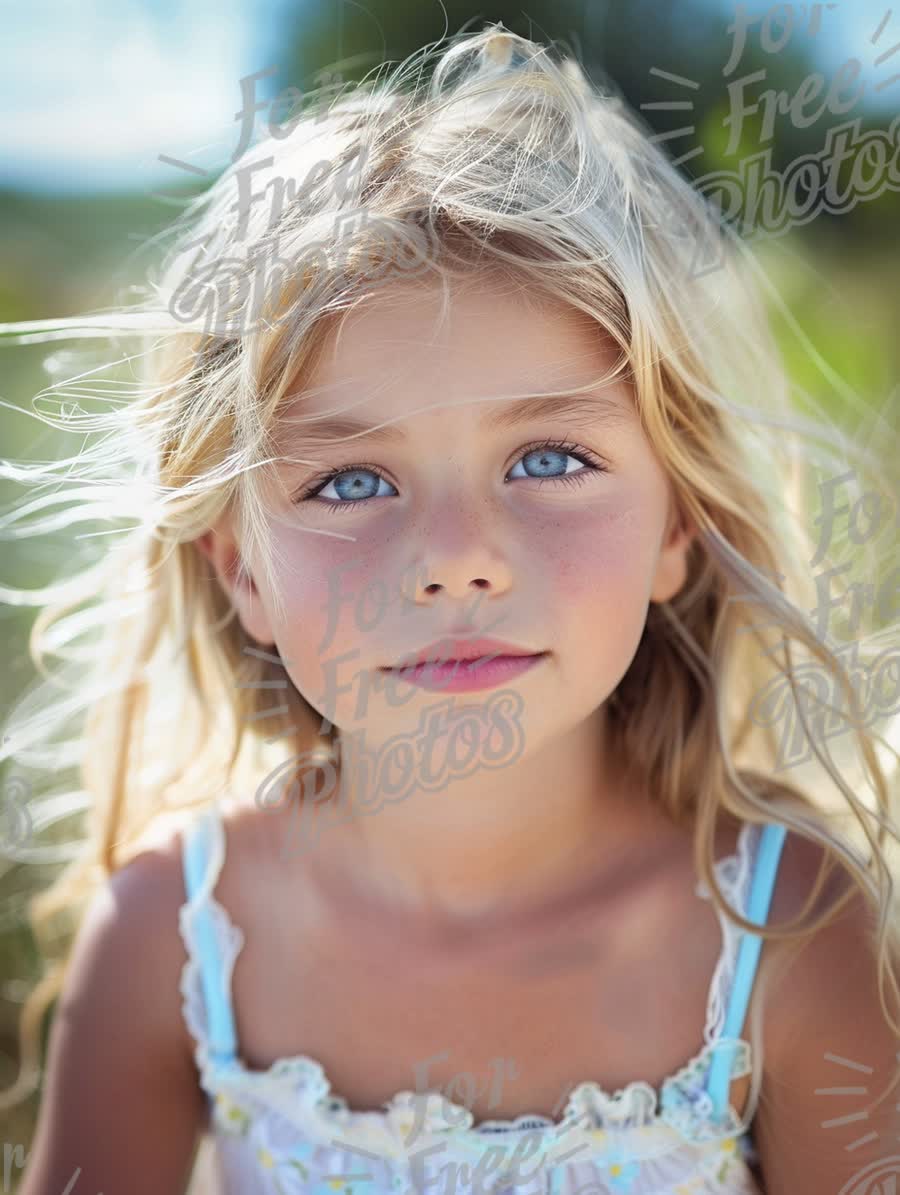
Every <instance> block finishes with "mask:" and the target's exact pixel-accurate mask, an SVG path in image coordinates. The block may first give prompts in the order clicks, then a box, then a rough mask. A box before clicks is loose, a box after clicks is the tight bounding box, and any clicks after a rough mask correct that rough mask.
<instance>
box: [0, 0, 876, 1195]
mask: <svg viewBox="0 0 900 1195" xmlns="http://www.w3.org/2000/svg"><path fill="white" fill-rule="evenodd" d="M739 8H740V9H743V10H744V11H745V12H747V13H748V15H749V16H750V17H751V18H755V20H753V21H752V23H750V25H749V27H748V28H747V30H746V38H745V44H744V45H743V49H742V54H741V57H740V61H739V62H738V64H737V65H736V67H734V68H733V69H728V70H727V73H726V68H727V65H728V63H729V59H731V58H732V57H733V52H734V49H735V39H736V37H738V36H739V34H740V29H738V28H735V27H733V28H732V29H729V26H730V25H733V23H734V22H735V19H736V11H737V10H738V9H739ZM488 20H490V21H497V20H501V21H502V22H503V23H504V25H506V27H507V28H509V29H511V30H513V31H514V32H517V33H521V34H524V35H527V36H532V37H534V38H535V39H536V40H544V41H545V40H548V39H555V40H559V41H561V42H563V43H565V44H566V45H567V46H568V47H569V48H570V49H571V50H572V51H573V52H574V53H575V55H576V56H577V57H578V58H579V59H580V61H581V62H582V64H583V65H584V67H585V68H586V70H587V71H588V73H589V74H592V75H595V76H599V75H600V74H601V73H603V74H604V75H606V76H608V77H609V78H610V79H611V80H612V81H613V82H614V83H615V85H616V86H617V87H618V88H619V89H620V90H621V92H622V93H623V95H624V96H625V98H626V99H627V100H628V102H629V103H630V104H631V105H632V106H633V107H634V108H635V109H636V110H637V111H638V112H640V113H641V114H642V116H643V118H644V120H645V121H646V123H647V125H648V127H649V129H650V130H651V131H652V132H654V133H655V134H659V135H662V136H663V140H662V145H663V147H664V148H665V149H666V151H667V152H668V153H669V154H670V155H671V156H672V158H673V159H683V160H681V161H680V165H679V168H680V169H682V170H683V171H684V172H685V174H686V175H687V176H688V177H691V178H693V179H695V180H702V179H703V178H704V176H707V175H709V174H710V173H711V172H713V171H718V170H728V171H735V170H737V169H739V168H740V167H741V164H742V163H744V164H746V163H747V161H748V160H749V159H751V158H752V157H753V156H754V155H758V154H759V153H761V152H762V151H766V150H768V151H770V152H771V168H772V170H773V171H774V172H776V173H777V175H778V176H779V177H782V178H786V177H787V176H788V175H789V173H790V170H791V167H792V164H793V163H796V162H797V161H798V160H799V159H800V158H801V157H804V156H805V155H816V154H821V153H822V151H823V149H824V147H825V145H826V137H827V136H828V133H829V130H831V129H834V128H835V127H836V126H838V125H842V124H846V123H847V122H848V121H854V120H858V121H859V130H858V133H857V137H859V138H862V137H865V136H866V135H867V134H871V133H873V132H877V131H881V132H882V134H884V136H885V137H886V136H887V133H888V130H889V128H890V125H891V122H892V120H894V119H895V117H896V114H897V96H898V94H900V74H898V72H900V53H896V51H897V50H898V48H900V46H898V43H900V12H898V13H897V14H893V15H892V13H891V10H889V9H886V8H884V7H881V6H880V5H878V4H874V3H867V2H857V0H841V2H840V3H837V4H827V5H826V4H822V5H815V4H812V5H809V4H808V5H794V6H791V5H785V4H782V5H778V6H775V7H774V8H772V7H771V6H769V5H765V4H748V5H744V6H735V5H734V4H731V3H728V4H725V3H720V2H719V0H679V2H677V3H662V4H660V3H652V4H651V3H649V2H645V3H640V2H635V0H628V2H624V0H606V2H604V0H553V2H539V0H532V3H531V4H530V5H529V6H528V8H527V10H523V9H522V8H521V7H520V6H519V5H518V4H513V3H495V2H494V3H488V4H487V5H475V4H472V3H457V2H454V0H444V2H443V3H437V2H434V3H432V2H423V0H415V2H414V0H391V2H390V3H388V0H368V2H367V3H365V4H362V3H357V2H356V0H329V2H327V3H326V2H323V0H318V2H315V0H303V2H299V3H297V2H290V0H269V2H267V3H259V4H256V3H253V4H251V3H250V2H249V0H245V2H244V3H240V2H239V0H231V2H227V0H223V2H222V3H217V4H215V6H214V5H213V4H212V3H205V2H203V0H198V2H196V3H191V4H188V3H186V2H184V3H178V2H177V0H173V2H171V3H164V2H163V0H158V2H152V0H145V2H143V3H119V4H116V5H115V6H114V5H113V4H112V3H106V4H87V3H86V4H82V5H78V6H70V7H66V6H64V5H63V4H62V3H61V0H59V2H58V3H57V4H55V5H43V6H40V5H38V6H31V7H28V6H19V7H18V8H17V10H16V11H15V12H13V11H12V9H8V10H7V11H6V13H5V15H4V26H5V29H4V32H5V35H6V39H7V48H8V49H9V50H10V51H11V53H10V55H9V69H8V71H5V72H4V74H5V78H4V80H3V82H2V83H0V97H2V103H3V108H4V120H3V122H2V123H3V126H4V132H3V133H2V134H0V144H2V149H3V152H2V153H0V160H2V162H3V166H2V168H0V322H7V321H13V320H29V319H41V318H47V317H53V316H63V315H68V314H74V313H77V312H79V311H86V310H96V309H100V308H106V307H109V306H112V305H114V304H116V303H121V302H127V301H128V300H129V287H130V286H131V285H133V284H134V283H135V282H138V281H140V280H141V279H142V278H143V277H144V276H145V272H146V270H147V269H148V268H149V267H150V266H151V265H152V263H153V262H154V260H155V254H157V253H158V245H156V244H155V243H154V237H155V236H156V234H158V233H159V232H160V231H161V230H162V229H163V228H164V227H165V226H166V225H167V224H168V223H169V222H170V221H171V220H172V218H173V217H174V216H175V215H177V214H178V212H179V211H180V209H181V206H182V204H183V201H184V197H186V196H188V195H191V194H196V193H197V191H198V189H201V188H202V187H203V186H205V185H207V184H208V183H209V182H211V181H212V180H213V179H214V178H215V176H216V174H217V173H218V172H219V171H220V170H221V169H222V168H224V166H225V165H226V164H227V163H228V161H229V159H230V155H231V154H232V153H233V151H234V149H235V147H236V145H237V143H238V133H239V127H240V126H239V122H238V120H237V119H236V115H237V113H238V112H239V111H240V109H241V107H242V93H241V84H240V80H241V79H242V78H245V77H247V76H249V75H251V74H254V73H256V72H268V73H266V74H265V75H264V77H261V78H260V79H259V80H258V82H257V84H256V96H257V97H258V98H260V99H267V100H270V101H271V100H274V98H275V97H276V96H277V95H278V94H279V93H280V92H282V91H283V90H284V89H285V88H287V87H289V86H293V87H296V88H298V89H299V90H300V91H301V92H303V91H307V90H309V89H310V88H313V87H316V86H318V85H320V84H322V83H323V82H327V81H328V80H329V79H330V80H331V81H332V82H333V83H334V84H335V85H337V86H340V85H341V83H342V82H345V81H349V80H354V79H360V78H362V77H363V76H365V75H366V74H367V73H368V72H371V71H373V70H374V69H375V68H377V67H378V65H379V64H380V63H381V62H383V61H385V60H394V61H396V60H401V59H403V58H404V57H406V55H408V54H410V53H412V52H413V51H415V50H417V49H418V48H420V47H421V46H422V45H424V44H425V43H428V42H433V41H435V40H436V39H438V38H440V37H442V36H444V35H445V34H447V33H449V34H454V33H456V32H458V31H459V30H460V29H461V28H462V27H463V26H464V25H466V24H467V25H468V28H470V29H473V30H477V29H480V28H481V25H482V23H483V22H484V21H488ZM854 60H855V61H857V62H858V63H859V66H858V72H857V68H855V67H854V66H853V65H852V64H853V62H854ZM848 63H849V64H850V65H849V66H847V65H846V64H848ZM273 67H274V68H275V69H274V70H269V68H273ZM325 70H327V71H330V72H331V74H330V75H323V74H322V72H323V71H325ZM759 72H762V74H759ZM816 76H820V77H821V78H820V80H817V79H816ZM740 81H743V82H740ZM730 89H731V90H730ZM766 91H772V92H774V93H783V96H784V97H785V100H784V102H783V103H782V104H781V105H780V107H779V108H778V109H777V110H775V109H774V108H773V114H774V116H775V119H774V121H773V124H772V127H771V129H769V128H767V127H766V120H765V115H766V106H765V101H763V102H760V101H761V98H762V96H763V93H764V92H766ZM739 93H740V94H742V95H743V96H744V108H745V112H744V115H743V119H742V121H741V128H740V130H739V136H736V137H735V141H736V143H737V144H736V145H735V147H734V149H733V150H732V148H731V146H730V145H729V135H730V130H731V129H732V127H733V121H734V113H735V106H736V104H737V103H738V99H737V96H738V94H739ZM857 93H858V94H857ZM798 96H799V97H800V98H799V99H795V101H794V102H795V107H794V108H790V106H789V104H788V102H787V101H789V100H791V99H794V97H798ZM804 96H806V102H805V103H803V102H802V101H803V97H804ZM774 103H775V101H774V99H770V101H769V104H770V106H772V105H774ZM754 104H755V105H756V111H751V108H752V107H753V105H754ZM644 105H653V106H652V107H644ZM672 105H677V106H672ZM798 114H799V115H798ZM263 115H267V114H263ZM284 116H285V112H284V111H281V112H277V113H276V119H283V118H284ZM261 119H262V118H261ZM261 131H264V130H261ZM163 159H169V160H163ZM172 159H174V160H179V161H182V162H188V163H192V164H193V165H194V166H195V167H196V168H198V169H199V170H202V171H204V172H205V173H204V174H203V175H202V176H201V175H200V174H198V173H196V172H188V171H187V170H185V169H183V168H180V167H178V166H177V165H174V164H173V162H172ZM873 163H874V165H871V164H870V165H869V166H868V167H867V168H866V171H865V177H866V179H867V180H868V183H869V186H868V194H866V195H865V196H862V197H859V198H858V199H857V200H855V201H853V200H851V201H850V202H849V203H848V204H847V205H846V206H847V210H846V211H844V212H842V213H841V214H837V213H835V212H833V211H831V210H828V207H827V204H826V203H824V202H823V198H824V197H823V196H820V197H819V200H818V201H817V202H816V204H815V205H814V207H813V211H814V213H815V216H814V218H813V219H809V220H807V221H806V222H805V223H804V224H803V225H802V226H796V227H788V228H787V229H785V230H784V231H783V232H782V233H781V234H780V235H778V236H774V235H771V234H765V233H764V232H763V233H760V232H759V230H758V229H757V231H756V234H754V232H753V227H754V226H755V221H754V220H753V219H752V218H751V219H750V228H749V229H746V230H745V231H746V232H747V233H748V236H749V237H750V239H752V240H753V241H754V244H755V245H756V247H757V251H758V254H759V258H760V261H761V262H762V263H763V265H764V267H765V269H766V271H767V273H768V276H769V277H770V279H771V280H772V282H773V284H774V285H775V287H776V288H777V291H778V293H779V295H780V297H781V299H782V300H783V301H784V302H785V303H786V304H787V306H788V308H789V310H790V313H791V316H792V317H793V319H794V320H795V321H796V323H797V325H798V326H799V328H800V329H801V330H802V332H803V333H804V334H805V336H806V337H808V338H809V340H810V342H811V343H812V345H813V346H814V348H815V350H816V351H817V352H819V353H821V354H822V356H823V357H824V358H825V361H826V362H827V364H828V366H829V367H830V369H831V370H833V371H834V377H833V378H831V379H828V378H826V377H825V376H823V374H822V372H821V371H820V370H819V368H818V367H817V365H816V364H815V361H814V357H813V354H812V353H811V352H810V351H809V347H808V346H807V345H805V344H804V343H803V342H802V340H801V339H800V338H798V336H797V332H796V330H795V329H794V328H792V327H791V326H790V323H789V322H788V321H786V320H785V319H783V318H782V317H781V316H780V315H778V314H777V313H775V312H773V325H774V329H775V333H776V336H777V338H778V340H779V343H780V345H781V347H782V350H783V352H784V354H785V356H786V360H787V363H788V366H789V370H790V373H791V376H792V378H793V379H794V380H795V381H796V382H797V383H798V385H799V386H801V387H803V388H805V389H807V390H809V391H810V392H812V393H813V394H814V395H815V396H816V398H817V399H818V400H819V401H820V402H821V403H823V404H825V406H826V409H827V410H828V411H829V413H830V415H831V417H832V418H833V419H834V420H835V422H836V423H840V424H841V425H843V426H845V427H847V428H848V429H850V430H852V429H853V428H854V427H855V426H856V423H857V421H858V419H859V410H858V409H855V407H854V405H853V404H852V403H850V402H848V401H847V399H846V397H845V396H844V395H843V394H842V384H846V386H848V387H849V388H850V389H851V390H852V391H854V392H855V393H856V394H857V395H859V396H861V398H862V400H863V402H864V404H865V405H866V406H868V407H871V408H878V409H880V410H882V411H883V412H884V413H885V415H887V416H888V417H889V418H895V417H896V410H897V403H896V392H895V388H896V385H897V379H898V377H900V343H898V341H900V338H898V336H897V329H898V327H900V318H898V316H900V297H898V295H900V292H898V287H897V284H896V277H897V266H898V260H900V249H898V235H897V233H898V213H900V196H898V194H897V191H896V189H894V190H892V189H891V187H890V185H889V178H888V175H887V172H886V170H884V169H883V168H882V171H881V172H882V175H883V178H882V179H881V181H880V182H879V180H878V178H875V179H874V181H873V170H875V171H877V169H878V164H877V162H876V161H875V159H874V158H873ZM853 168H854V161H853V157H852V155H850V156H848V157H847V158H846V160H845V161H844V163H843V165H842V167H841V169H840V171H839V172H838V178H839V180H840V189H841V190H846V189H847V187H848V185H849V181H850V179H851V173H852V170H853ZM70 347H73V346H72V345H71V344H70V343H68V342H57V343H55V344H52V345H37V346H35V345H20V346H13V347H10V346H9V345H6V346H3V347H0V362H2V372H0V378H2V385H0V398H2V399H3V401H4V403H6V404H9V405H8V406H3V407H0V443H2V456H3V457H4V458H6V459H14V460H15V459H26V460H31V461H33V460H37V459H53V458H57V457H59V456H61V455H68V454H70V453H73V452H75V451H77V447H78V445H77V443H75V442H74V440H75V437H72V436H68V437H62V436H61V435H60V434H59V433H56V432H54V431H52V430H50V429H48V428H46V427H45V426H42V425H39V424H38V423H36V422H35V420H34V419H33V418H29V417H28V416H26V415H23V414H19V413H17V410H16V409H10V408H17V409H19V410H28V409H29V408H30V404H31V400H32V398H33V397H34V395H36V394H37V393H38V392H39V391H40V390H42V389H44V388H45V387H46V386H47V385H48V384H49V381H50V379H49V377H48V375H47V374H46V373H45V372H43V371H42V364H41V363H42V359H43V358H44V357H45V356H46V355H47V354H48V353H51V352H56V351H57V350H58V349H61V348H70ZM101 347H102V346H101ZM99 351H100V349H99V348H98V352H99ZM98 359H102V358H98ZM64 376H69V375H68V371H66V372H65V373H64ZM892 392H894V393H893V399H892V398H891V395H892ZM889 404H892V405H890V407H889ZM894 464H895V462H894ZM22 497H23V493H22V491H21V490H20V489H19V488H18V487H17V486H15V485H14V484H11V483H9V482H4V483H2V486H0V500H2V504H3V509H4V511H7V510H8V509H9V505H10V504H11V503H14V502H15V501H17V500H21V499H22ZM66 551H67V545H66V540H65V535H64V534H61V535H58V536H56V537H53V536H48V537H47V538H46V540H45V541H44V542H43V543H42V544H40V545H38V544H32V545H28V546H27V548H26V547H23V546H19V545H17V543H16V541H15V540H12V541H9V540H5V541H4V545H3V561H4V568H3V576H2V578H0V581H2V583H4V584H10V585H16V586H32V585H36V584H38V583H43V582H45V581H46V580H47V579H49V577H50V576H52V575H56V574H57V573H62V572H64V565H65V557H66ZM48 570H49V571H48ZM32 617H33V614H32V612H31V611H29V610H26V609H22V608H20V607H14V606H0V618H2V623H0V625H2V630H3V634H4V637H5V642H6V659H7V667H6V668H5V669H4V671H3V674H2V678H0V702H2V704H3V706H4V708H8V707H9V705H10V703H11V702H12V701H13V700H14V699H15V697H16V695H17V694H18V693H20V692H21V690H22V688H23V687H24V685H25V684H26V683H27V682H28V681H29V679H30V678H31V676H32V672H33V670H32V666H31V663H30V661H29V660H28V656H27V644H26V636H27V631H28V627H29V624H30V622H31V619H32ZM0 866H2V867H4V868H5V871H4V873H3V875H2V885H3V903H2V909H0V974H2V986H0V1083H3V1084H4V1085H6V1084H8V1083H9V1082H11V1081H12V1079H13V1077H14V1074H15V1061H16V1057H17V1049H16V1037H15V1026H16V1019H17V1016H18V1013H19V1010H20V1007H21V1001H22V999H23V997H24V994H25V991H26V987H25V982H26V981H28V980H30V979H33V977H34V966H35V954H34V950H33V947H32V944H31V942H30V937H29V935H28V933H27V932H26V931H25V929H24V928H23V926H22V924H21V916H22V910H23V903H24V900H25V898H26V897H27V895H28V894H29V892H33V891H35V890H37V888H38V887H40V886H41V885H43V884H46V883H47V882H48V880H49V879H51V878H52V875H53V869H52V868H50V867H48V866H44V865H37V864H34V863H21V862H20V863H16V862H15V861H14V860H10V859H8V860H0ZM36 1107H37V1100H36V1099H32V1100H30V1101H28V1102H27V1103H25V1104H24V1105H23V1106H22V1107H21V1108H20V1109H19V1110H17V1111H16V1112H15V1113H14V1114H13V1116H12V1117H11V1118H10V1120H9V1123H8V1126H7V1128H6V1129H5V1130H4V1134H3V1139H4V1141H6V1142H12V1143H17V1142H18V1143H22V1144H23V1145H25V1146H26V1148H27V1146H28V1143H29V1142H30V1140H31V1137H32V1132H33V1121H34V1115H35V1110H36ZM11 1178H12V1182H13V1184H14V1182H15V1174H14V1173H13V1175H12V1176H11ZM10 1189H14V1186H13V1187H12V1188H10Z"/></svg>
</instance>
